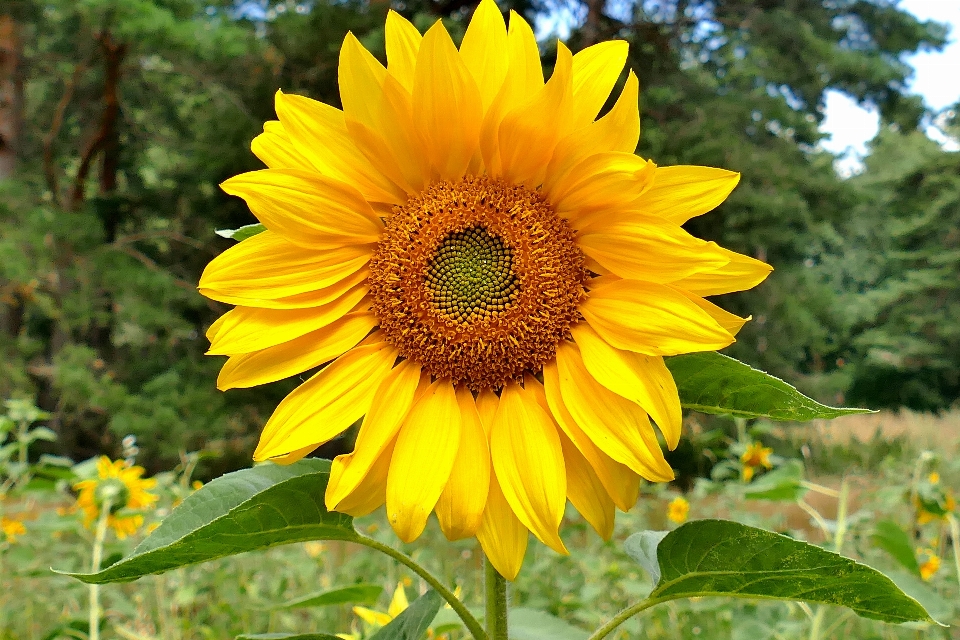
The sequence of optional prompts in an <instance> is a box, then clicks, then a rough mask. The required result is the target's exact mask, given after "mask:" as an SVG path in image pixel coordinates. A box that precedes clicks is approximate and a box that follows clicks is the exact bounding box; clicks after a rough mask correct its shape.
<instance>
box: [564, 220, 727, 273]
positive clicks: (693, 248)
mask: <svg viewBox="0 0 960 640" xmlns="http://www.w3.org/2000/svg"><path fill="white" fill-rule="evenodd" d="M611 217H613V216H611ZM578 244H579V245H580V248H581V249H583V252H584V253H585V254H587V255H588V256H590V257H591V258H593V259H594V260H596V261H597V262H599V263H600V264H601V265H603V266H604V267H606V268H607V269H609V270H610V271H612V272H613V273H615V274H617V275H618V276H620V277H622V278H633V279H637V280H646V281H648V282H658V283H661V284H662V283H667V282H675V281H677V280H679V279H681V278H685V277H687V276H689V275H692V274H695V273H700V272H702V271H708V270H710V269H717V268H719V267H722V266H723V265H725V264H726V263H727V261H728V260H729V258H727V256H726V255H724V254H723V252H721V251H720V250H719V249H720V248H719V247H718V246H717V245H716V244H714V243H712V242H705V241H703V240H700V239H699V238H695V237H693V236H692V235H690V234H689V233H687V232H686V231H684V230H683V228H682V227H680V226H679V225H675V224H673V223H671V222H665V221H662V220H659V219H657V218H644V219H642V220H641V219H639V218H631V219H629V220H611V221H609V222H602V223H596V224H592V225H590V226H589V227H587V228H586V229H582V230H581V232H580V234H579V236H578Z"/></svg>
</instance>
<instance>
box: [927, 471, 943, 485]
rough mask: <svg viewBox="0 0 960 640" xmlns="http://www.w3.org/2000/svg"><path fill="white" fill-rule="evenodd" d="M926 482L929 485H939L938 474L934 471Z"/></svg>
mask: <svg viewBox="0 0 960 640" xmlns="http://www.w3.org/2000/svg"><path fill="white" fill-rule="evenodd" d="M927 482H929V483H930V484H940V474H939V473H937V472H936V471H931V472H930V475H929V476H927Z"/></svg>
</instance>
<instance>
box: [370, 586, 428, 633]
mask: <svg viewBox="0 0 960 640" xmlns="http://www.w3.org/2000/svg"><path fill="white" fill-rule="evenodd" d="M440 603H441V600H440V594H438V593H437V592H436V591H433V590H430V591H427V592H426V593H425V594H423V595H422V596H420V597H419V598H417V599H416V600H415V601H414V602H413V604H411V605H410V606H409V607H407V608H406V609H404V610H403V611H401V612H400V615H398V616H397V617H396V618H394V619H393V620H391V621H390V622H388V623H387V625H386V626H385V627H383V628H382V629H380V630H379V631H377V633H375V634H374V635H373V637H371V638H370V640H420V638H421V637H423V634H425V633H426V632H427V629H428V628H429V627H430V623H431V622H433V619H434V618H436V617H437V612H438V611H440Z"/></svg>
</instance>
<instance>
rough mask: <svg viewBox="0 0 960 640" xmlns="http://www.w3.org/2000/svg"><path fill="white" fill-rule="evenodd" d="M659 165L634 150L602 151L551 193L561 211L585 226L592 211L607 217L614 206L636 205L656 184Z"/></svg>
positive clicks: (625, 207)
mask: <svg viewBox="0 0 960 640" xmlns="http://www.w3.org/2000/svg"><path fill="white" fill-rule="evenodd" d="M656 168H657V166H656V165H655V164H654V163H652V162H650V161H649V160H644V159H643V158H641V157H639V156H635V155H634V154H632V153H620V152H616V151H613V152H608V153H598V154H596V155H594V156H591V157H589V158H587V159H586V160H584V161H583V162H581V163H580V164H578V165H577V166H576V167H574V168H573V169H572V170H571V171H570V173H569V174H568V175H567V176H566V178H565V179H564V180H563V181H562V183H561V184H558V185H557V188H555V189H554V191H553V193H552V194H550V195H549V196H548V197H549V198H550V201H551V203H553V206H554V210H555V211H556V212H557V214H558V215H560V216H563V217H569V218H571V219H572V220H573V222H574V225H575V226H576V227H577V228H582V227H583V226H585V221H584V218H585V215H586V214H587V213H588V212H594V216H593V218H596V217H597V216H602V218H601V219H604V218H606V217H607V216H609V215H610V214H609V210H610V209H629V208H631V207H633V206H635V205H636V202H637V201H638V200H640V199H641V198H642V196H643V193H644V191H646V190H647V189H648V188H649V187H650V185H651V184H653V181H654V175H655V173H656Z"/></svg>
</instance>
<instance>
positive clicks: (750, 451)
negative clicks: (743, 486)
mask: <svg viewBox="0 0 960 640" xmlns="http://www.w3.org/2000/svg"><path fill="white" fill-rule="evenodd" d="M771 454H773V449H771V448H770V447H765V446H763V444H762V443H760V442H754V443H751V444H750V446H749V447H747V450H746V451H744V452H743V455H741V456H740V463H741V464H743V469H741V473H740V477H741V478H743V481H744V482H750V481H751V480H753V476H754V475H756V473H757V469H760V468H761V467H762V468H764V469H772V468H773V463H772V462H770V455H771Z"/></svg>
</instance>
